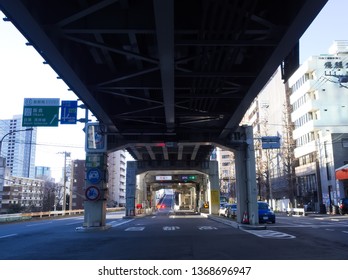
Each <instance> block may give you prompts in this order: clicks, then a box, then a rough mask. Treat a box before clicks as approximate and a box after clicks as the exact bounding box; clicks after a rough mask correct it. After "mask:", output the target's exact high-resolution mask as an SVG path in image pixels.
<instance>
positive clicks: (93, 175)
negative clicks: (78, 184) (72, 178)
mask: <svg viewBox="0 0 348 280" xmlns="http://www.w3.org/2000/svg"><path fill="white" fill-rule="evenodd" d="M101 179H102V176H101V171H100V169H98V168H91V169H89V170H88V171H87V180H88V181H89V182H90V183H92V184H98V183H99V182H100V181H101Z"/></svg>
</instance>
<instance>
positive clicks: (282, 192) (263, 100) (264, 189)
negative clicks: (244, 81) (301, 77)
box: [242, 67, 296, 210]
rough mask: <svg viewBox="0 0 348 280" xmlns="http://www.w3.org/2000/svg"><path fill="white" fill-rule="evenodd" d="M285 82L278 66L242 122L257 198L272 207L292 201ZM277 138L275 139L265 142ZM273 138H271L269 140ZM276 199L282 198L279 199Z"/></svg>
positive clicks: (293, 196) (288, 112)
mask: <svg viewBox="0 0 348 280" xmlns="http://www.w3.org/2000/svg"><path fill="white" fill-rule="evenodd" d="M288 103H289V102H288V98H287V94H286V83H285V82H284V80H283V77H282V71H281V67H279V68H278V69H277V70H276V71H275V72H274V73H273V75H272V77H271V78H270V79H269V81H268V83H267V84H266V85H265V86H264V88H263V89H262V90H261V92H260V93H259V94H258V96H257V97H256V98H255V99H254V101H253V103H252V104H251V105H250V107H249V109H248V110H247V111H246V114H245V115H244V118H243V120H242V124H246V125H250V126H252V127H253V134H254V148H255V160H256V176H257V178H256V179H257V187H258V200H267V201H268V202H269V203H270V204H271V205H272V207H274V208H275V209H276V210H282V209H284V208H287V207H288V206H289V201H290V200H292V202H293V203H295V202H296V200H295V194H294V193H293V192H294V191H293V186H292V184H291V179H289V178H291V177H293V174H292V173H294V171H292V170H289V169H288V168H287V167H288V166H289V165H291V164H292V162H291V159H290V158H289V156H288V155H290V154H291V152H289V150H292V149H293V146H292V145H291V141H290V138H291V130H292V127H291V125H289V115H290V113H291V111H290V108H289V106H288ZM270 139H279V141H278V142H274V143H272V142H267V141H270ZM272 141H273V140H272ZM279 201H282V202H281V203H280V202H279Z"/></svg>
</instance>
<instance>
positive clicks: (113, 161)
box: [107, 150, 126, 207]
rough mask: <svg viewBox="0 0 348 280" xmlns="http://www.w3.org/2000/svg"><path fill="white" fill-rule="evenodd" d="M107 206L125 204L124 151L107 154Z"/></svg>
mask: <svg viewBox="0 0 348 280" xmlns="http://www.w3.org/2000/svg"><path fill="white" fill-rule="evenodd" d="M108 173H109V180H108V184H107V185H108V199H107V206H108V207H116V206H125V205H126V151H125V150H119V151H115V152H112V153H109V154H108Z"/></svg>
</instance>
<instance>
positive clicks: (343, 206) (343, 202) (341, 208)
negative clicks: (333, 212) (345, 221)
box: [338, 198, 348, 215]
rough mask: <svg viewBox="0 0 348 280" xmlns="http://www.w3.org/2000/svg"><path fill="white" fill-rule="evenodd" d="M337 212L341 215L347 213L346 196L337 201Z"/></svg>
mask: <svg viewBox="0 0 348 280" xmlns="http://www.w3.org/2000/svg"><path fill="white" fill-rule="evenodd" d="M338 212H339V213H340V214H341V215H344V214H348V198H341V199H340V200H339V201H338Z"/></svg>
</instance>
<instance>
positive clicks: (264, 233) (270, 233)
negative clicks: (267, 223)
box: [244, 230, 296, 239]
mask: <svg viewBox="0 0 348 280" xmlns="http://www.w3.org/2000/svg"><path fill="white" fill-rule="evenodd" d="M244 231H246V232H248V233H251V234H254V235H256V236H258V237H261V238H277V239H293V238H296V236H294V235H290V234H287V233H284V232H280V231H274V230H244Z"/></svg>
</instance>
